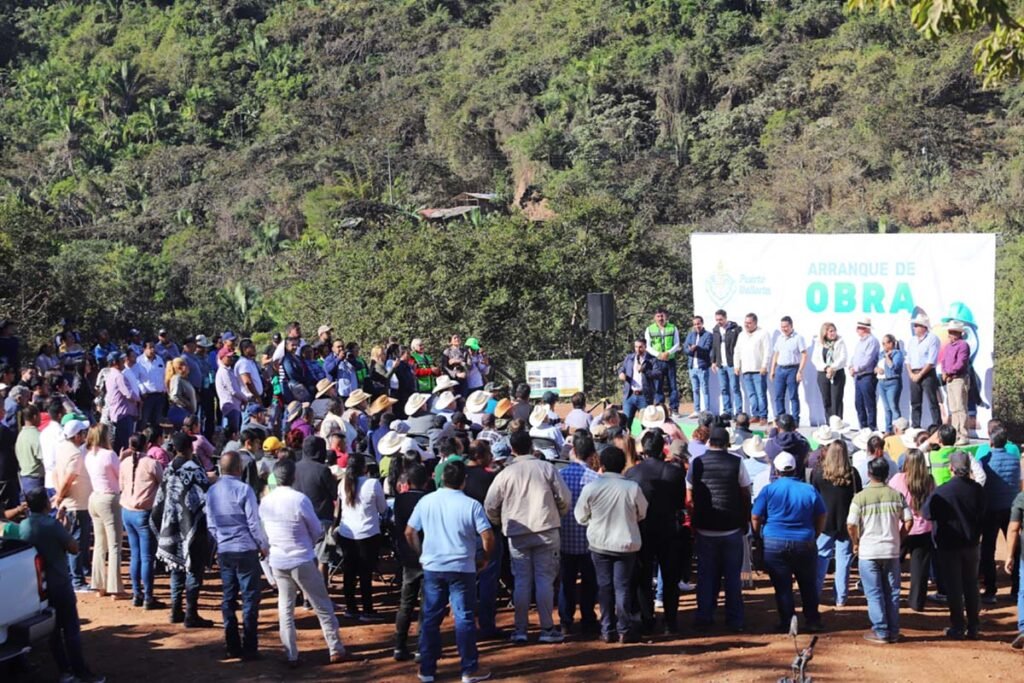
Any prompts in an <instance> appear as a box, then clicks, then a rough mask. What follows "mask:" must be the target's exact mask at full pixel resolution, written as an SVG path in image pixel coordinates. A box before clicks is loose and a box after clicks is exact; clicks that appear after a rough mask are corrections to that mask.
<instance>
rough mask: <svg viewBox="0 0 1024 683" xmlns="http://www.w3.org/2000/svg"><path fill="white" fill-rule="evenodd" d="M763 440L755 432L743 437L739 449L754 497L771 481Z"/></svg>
mask: <svg viewBox="0 0 1024 683" xmlns="http://www.w3.org/2000/svg"><path fill="white" fill-rule="evenodd" d="M764 447H765V442H764V439H762V438H761V437H760V436H758V435H757V434H753V435H751V436H750V437H749V438H747V439H744V440H743V442H742V444H741V446H740V448H739V451H738V452H737V453H738V455H740V456H741V457H742V458H743V468H744V469H745V470H746V471H747V475H748V477H749V478H750V482H751V486H752V488H753V495H754V498H757V494H759V493H760V492H761V489H763V488H764V487H765V486H767V485H768V484H770V483H771V469H772V467H771V464H770V463H769V462H768V454H767V453H766V452H765V449H764Z"/></svg>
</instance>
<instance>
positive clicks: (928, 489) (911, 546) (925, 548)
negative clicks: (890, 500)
mask: <svg viewBox="0 0 1024 683" xmlns="http://www.w3.org/2000/svg"><path fill="white" fill-rule="evenodd" d="M889 486H891V487H892V488H893V489H894V490H896V491H899V492H900V493H901V494H902V495H903V499H904V500H905V501H907V507H909V508H910V512H911V513H913V515H914V523H913V525H912V526H911V527H910V533H909V534H908V535H907V537H906V538H905V539H903V552H909V553H910V594H909V595H908V596H907V604H908V605H909V606H910V609H912V610H914V611H915V612H923V611H924V602H925V598H926V597H927V594H928V569H929V567H930V566H931V561H932V523H931V522H930V521H929V520H927V519H925V518H924V517H922V516H921V508H922V507H923V506H924V502H925V501H926V500H928V496H930V495H931V493H932V491H934V490H935V480H934V479H933V478H932V470H931V465H930V463H929V462H928V456H926V455H925V454H924V453H923V452H922V451H921V450H920V449H918V448H911V449H910V450H909V451H907V453H906V457H905V459H904V460H903V471H902V472H900V473H899V474H897V475H896V476H895V477H893V478H892V479H890V480H889Z"/></svg>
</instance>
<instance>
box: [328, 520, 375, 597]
mask: <svg viewBox="0 0 1024 683" xmlns="http://www.w3.org/2000/svg"><path fill="white" fill-rule="evenodd" d="M338 540H339V541H340V542H341V552H342V567H343V572H344V579H345V581H344V583H345V609H347V610H348V611H349V612H356V611H358V610H357V608H356V582H357V581H358V582H359V592H360V594H361V596H362V602H363V611H364V612H372V611H373V572H374V571H375V570H376V569H377V548H378V547H379V545H380V534H377V535H376V536H370V537H369V538H361V539H359V540H356V539H353V538H345V537H344V536H338Z"/></svg>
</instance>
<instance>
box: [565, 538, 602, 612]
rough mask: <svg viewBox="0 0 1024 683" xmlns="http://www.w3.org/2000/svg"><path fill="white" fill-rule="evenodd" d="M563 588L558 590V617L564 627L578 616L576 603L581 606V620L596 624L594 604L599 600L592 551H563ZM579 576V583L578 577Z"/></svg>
mask: <svg viewBox="0 0 1024 683" xmlns="http://www.w3.org/2000/svg"><path fill="white" fill-rule="evenodd" d="M559 564H560V567H559V569H560V571H559V573H560V574H561V578H562V580H561V588H560V589H559V591H558V619H559V621H560V622H561V623H562V627H563V628H568V627H569V626H572V625H573V623H574V621H575V619H574V617H575V616H576V605H577V603H578V604H579V606H580V622H581V623H582V624H584V625H590V624H596V623H597V615H596V614H594V604H595V603H596V602H597V575H596V574H595V573H594V561H593V560H592V559H591V557H590V553H583V554H580V555H576V554H572V553H562V557H561V561H560V563H559ZM577 576H578V577H579V579H580V582H579V585H577V584H576V577H577Z"/></svg>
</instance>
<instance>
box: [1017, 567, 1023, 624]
mask: <svg viewBox="0 0 1024 683" xmlns="http://www.w3.org/2000/svg"><path fill="white" fill-rule="evenodd" d="M1017 572H1018V573H1019V574H1021V575H1022V576H1024V559H1021V561H1020V562H1018V563H1017ZM1017 632H1018V633H1024V591H1022V590H1020V589H1019V588H1018V590H1017Z"/></svg>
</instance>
